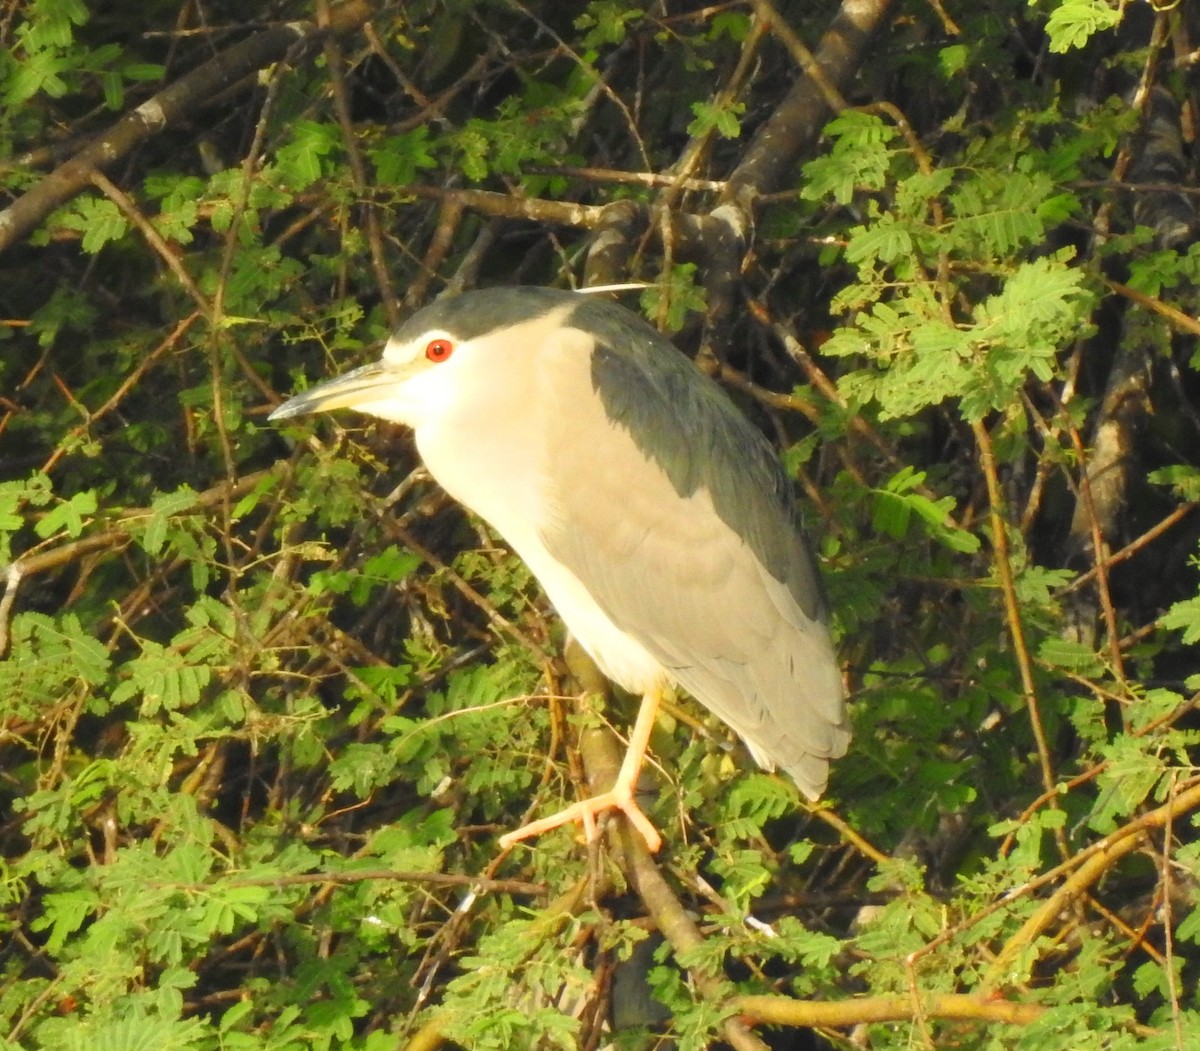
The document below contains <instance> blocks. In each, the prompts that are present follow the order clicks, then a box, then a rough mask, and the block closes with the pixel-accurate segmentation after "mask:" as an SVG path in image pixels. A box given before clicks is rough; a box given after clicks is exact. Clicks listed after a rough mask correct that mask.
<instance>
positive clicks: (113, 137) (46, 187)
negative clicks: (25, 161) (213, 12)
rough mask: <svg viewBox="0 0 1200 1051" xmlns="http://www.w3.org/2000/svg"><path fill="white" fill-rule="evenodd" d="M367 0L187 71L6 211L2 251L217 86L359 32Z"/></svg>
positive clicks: (0, 222) (0, 232)
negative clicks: (316, 43) (308, 45)
mask: <svg viewBox="0 0 1200 1051" xmlns="http://www.w3.org/2000/svg"><path fill="white" fill-rule="evenodd" d="M371 14H372V9H371V5H370V4H368V3H366V2H365V0H348V2H347V3H345V4H342V5H341V6H340V7H338V8H336V9H335V10H334V11H333V12H332V13H331V18H330V22H329V26H328V29H325V28H321V27H318V26H317V25H315V24H314V23H311V22H288V23H285V24H283V25H279V26H272V27H271V28H270V29H265V30H263V31H262V32H261V33H255V34H254V35H253V36H250V37H247V38H246V39H245V40H241V41H239V42H238V43H236V44H234V45H233V46H232V47H231V48H229V49H227V50H225V51H222V52H221V53H220V54H219V55H217V56H215V57H214V58H211V59H209V61H207V62H205V63H204V64H203V65H201V66H198V67H197V68H196V69H193V70H192V71H191V72H190V73H186V74H184V75H183V76H182V77H180V78H179V79H178V80H177V81H175V82H174V83H173V84H170V85H168V86H167V87H165V88H163V90H162V91H160V92H158V94H156V95H153V96H151V97H150V98H148V99H147V100H146V101H145V102H143V103H142V104H141V105H140V106H138V107H137V108H136V109H134V110H132V111H131V112H129V113H126V114H125V116H123V117H122V118H121V119H120V120H119V121H117V123H116V124H114V125H113V126H112V127H111V128H110V129H109V130H108V131H107V132H106V133H105V134H103V135H101V136H100V138H98V139H95V140H93V141H92V142H90V143H89V144H88V145H87V146H85V147H84V148H83V149H81V150H80V151H79V152H78V153H77V154H75V156H74V157H72V158H71V159H70V160H68V161H65V162H64V163H62V164H60V165H59V166H58V167H57V168H55V169H54V171H52V172H50V174H48V175H47V176H45V177H44V178H43V179H42V180H41V181H40V182H38V183H36V184H35V185H34V186H33V187H32V188H31V189H29V190H27V191H26V192H25V193H23V194H22V195H21V196H20V197H18V198H17V199H16V200H15V201H13V203H12V204H10V205H9V206H8V207H7V208H6V209H5V210H4V211H3V212H0V252H3V251H4V250H5V249H6V248H11V247H12V246H13V245H14V244H17V243H18V242H19V241H20V240H21V239H22V238H23V237H24V236H25V235H26V234H28V233H29V232H30V231H31V230H33V229H34V228H35V227H36V226H37V225H38V223H40V222H41V221H42V220H43V219H45V218H46V216H47V215H49V214H50V213H51V212H52V211H53V210H54V209H55V208H57V207H58V206H59V205H62V204H65V203H66V202H67V201H69V200H70V199H71V198H72V197H74V196H75V195H76V194H77V193H79V192H80V191H81V190H82V189H83V188H84V187H86V186H87V185H89V183H90V181H91V178H92V173H93V172H95V171H101V170H103V169H105V168H108V167H110V166H111V165H113V164H115V163H116V162H117V161H119V160H120V159H121V158H122V157H124V156H126V155H127V154H128V153H129V152H130V150H132V149H133V148H134V147H135V146H137V145H138V143H140V142H142V141H143V140H145V139H148V138H150V137H151V136H153V135H157V134H158V133H159V132H161V131H163V130H164V129H166V128H168V127H170V126H171V125H172V124H176V123H178V121H179V120H180V118H181V117H184V116H186V115H187V114H188V113H191V112H192V111H193V110H195V109H197V108H198V107H200V106H202V105H204V104H205V103H206V102H208V101H209V99H211V98H212V96H213V95H215V94H216V93H217V92H219V91H221V90H223V89H224V88H227V87H228V86H229V85H230V84H233V83H235V82H236V81H238V80H240V79H241V78H242V77H245V76H248V75H249V74H251V73H253V72H255V70H259V69H262V68H263V67H265V66H269V65H270V64H271V63H272V62H278V61H279V60H280V59H282V58H283V57H284V56H285V55H287V53H288V51H289V50H290V49H291V48H292V47H293V46H294V45H295V44H297V43H300V42H308V41H311V40H314V39H318V38H320V37H321V36H322V35H324V34H325V33H326V32H329V33H333V34H335V35H336V34H342V33H349V32H353V31H354V30H356V29H358V28H359V27H360V26H362V25H363V23H364V22H366V21H367V19H368V18H370V17H371Z"/></svg>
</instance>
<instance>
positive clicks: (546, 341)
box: [271, 288, 850, 849]
mask: <svg viewBox="0 0 1200 1051" xmlns="http://www.w3.org/2000/svg"><path fill="white" fill-rule="evenodd" d="M336 408H353V409H357V410H359V411H361V412H367V413H370V414H372V415H374V416H379V417H382V418H383V419H386V420H392V421H395V422H397V423H403V424H407V425H408V426H410V427H411V428H412V429H413V431H414V432H415V436H416V443H417V449H418V451H419V452H420V454H421V457H422V458H423V459H424V461H425V465H426V466H427V467H428V468H429V471H430V473H431V474H432V475H433V477H434V478H435V479H437V481H438V482H439V483H440V484H441V485H442V487H443V488H444V489H445V490H446V491H447V492H448V493H449V494H450V495H451V496H453V497H454V498H455V499H456V500H458V501H459V502H461V503H463V504H465V505H466V506H467V507H468V508H470V509H471V510H472V511H474V512H475V513H476V514H478V515H479V516H480V517H481V518H483V519H485V520H486V521H488V522H490V523H491V525H492V526H493V527H494V528H495V529H496V530H497V531H498V532H499V533H500V534H501V536H503V537H504V538H505V540H507V542H508V543H509V544H511V545H512V547H513V549H514V550H515V551H516V552H517V553H518V554H519V555H520V556H521V557H522V558H523V559H524V560H525V562H526V564H527V565H528V566H529V568H530V569H531V570H532V571H533V574H534V576H536V577H537V579H538V580H539V581H540V582H541V585H542V587H543V588H544V589H545V591H546V594H547V596H548V597H549V599H550V601H551V602H552V603H553V604H554V607H555V608H556V609H557V610H558V613H559V614H560V615H561V616H562V618H563V620H564V621H565V622H566V624H567V627H568V628H569V629H570V631H571V632H572V634H573V635H574V636H575V638H576V639H577V640H578V642H579V643H580V645H582V646H583V648H584V649H585V650H587V652H588V653H589V654H591V656H592V658H593V659H594V660H595V662H596V663H597V664H598V665H599V666H600V669H601V670H602V671H603V672H604V673H605V674H606V675H607V676H608V677H609V678H611V679H612V680H613V681H614V682H616V683H618V684H620V685H621V686H623V687H624V688H625V689H627V690H629V691H631V692H633V693H637V694H641V695H642V698H643V701H642V707H641V709H640V711H639V713H638V718H637V722H636V724H635V726H634V729H633V732H632V734H631V735H630V741H629V747H628V750H627V752H626V755H625V759H624V762H623V763H622V766H621V771H620V775H619V777H618V778H617V782H616V784H615V785H614V786H613V788H612V789H611V790H610V791H609V792H606V793H603V794H602V795H599V796H595V797H593V798H591V799H586V800H582V801H580V802H579V803H576V804H575V805H574V806H572V807H569V808H567V809H566V810H564V811H562V812H560V813H559V814H556V815H554V816H553V817H550V818H545V819H543V820H541V821H535V822H533V823H532V824H530V825H526V826H525V827H524V828H522V829H519V830H517V831H516V832H512V833H509V834H508V835H507V836H505V837H504V838H503V839H502V840H501V842H502V843H503V844H505V845H507V844H508V843H511V842H513V841H515V840H517V839H521V838H524V837H526V836H529V835H534V834H537V833H540V832H543V831H545V830H547V829H549V828H554V827H556V826H557V825H560V824H564V823H565V822H567V821H572V820H576V821H582V822H583V823H584V826H585V828H587V829H588V831H589V833H590V832H591V830H592V829H593V828H594V816H595V815H596V814H597V813H599V812H600V811H602V810H605V809H609V808H614V807H615V808H618V809H620V810H622V811H623V812H624V813H625V814H626V815H627V816H628V817H629V819H630V821H631V822H632V823H633V824H634V826H635V827H636V828H637V829H638V830H639V831H640V832H641V833H642V835H643V836H644V838H645V839H646V842H647V844H648V845H649V846H650V847H651V849H657V847H658V845H659V843H660V838H659V835H658V833H657V831H656V830H655V829H654V827H653V825H652V824H651V823H650V821H649V820H648V819H647V818H646V817H645V815H644V814H643V813H642V812H641V811H640V810H639V809H638V807H637V805H636V804H635V802H634V800H633V791H634V787H635V785H636V782H637V778H638V772H639V770H640V768H641V764H642V760H643V757H644V755H645V751H646V746H647V744H648V742H649V739H650V731H651V729H652V727H653V725H654V719H655V713H656V711H657V708H658V703H659V700H660V697H661V695H662V692H663V690H664V689H665V688H667V687H668V686H669V685H670V684H672V683H675V684H679V685H681V686H683V687H684V688H685V689H686V690H687V691H688V692H689V693H691V694H692V695H693V696H694V697H695V698H696V699H697V700H699V701H700V702H701V703H702V704H704V705H705V706H706V707H707V708H708V709H709V710H710V711H712V712H713V713H714V714H716V715H717V716H718V717H719V718H721V719H723V720H724V721H725V722H726V723H728V724H729V725H730V726H731V727H732V728H733V729H734V730H736V731H737V733H738V734H739V735H740V736H741V738H742V739H743V740H744V741H745V742H746V744H747V746H748V747H749V749H750V753H751V755H753V756H754V758H755V759H756V760H757V761H758V763H759V764H760V765H761V766H763V767H765V768H767V769H768V770H773V769H775V768H776V767H782V768H783V769H784V770H786V771H787V773H788V774H790V775H791V777H792V778H793V779H794V780H795V781H796V784H797V785H798V786H799V787H800V789H801V791H803V792H804V794H805V795H807V796H809V797H810V798H813V799H815V798H817V796H819V795H820V793H821V792H822V791H823V790H824V788H825V783H826V780H827V778H828V768H829V760H830V759H833V758H836V757H838V756H840V755H842V754H843V753H844V752H845V750H846V747H847V744H848V743H849V737H850V735H849V730H848V728H847V723H846V716H845V705H844V698H843V691H842V683H841V677H840V675H839V673H838V667H837V663H836V660H835V657H834V651H833V645H832V642H831V639H830V635H829V628H828V626H827V612H826V608H825V602H824V598H823V595H822V591H821V586H820V583H819V581H818V579H817V575H816V570H815V567H814V565H813V560H812V556H811V555H810V553H809V550H808V548H807V546H806V544H805V542H804V539H803V537H802V535H801V533H800V530H799V528H798V526H797V522H796V517H795V511H794V505H793V499H792V496H791V492H790V486H789V484H788V481H787V478H786V477H785V475H784V473H783V471H782V470H781V468H780V466H779V461H778V460H777V459H776V457H775V455H774V453H773V451H772V450H771V448H770V446H769V445H768V444H767V442H766V441H765V439H764V438H763V436H762V435H761V434H759V432H758V431H756V430H755V429H754V428H753V427H752V426H751V425H750V423H749V422H748V421H747V420H746V418H745V417H744V416H742V414H741V413H740V412H739V411H738V410H737V409H736V408H735V407H734V405H733V404H732V402H731V401H730V400H729V399H728V398H727V397H726V395H725V394H724V392H723V391H722V390H721V389H720V388H719V387H718V386H717V385H716V384H715V383H714V382H713V381H712V380H710V379H709V378H708V377H706V376H704V375H703V374H702V373H701V372H700V371H699V370H697V369H696V368H695V367H694V366H693V365H692V364H691V362H689V361H688V360H687V359H686V358H685V357H684V356H683V355H682V354H680V353H679V352H678V351H677V350H675V348H674V347H673V346H672V345H671V344H670V343H669V342H667V341H666V340H665V339H664V338H663V337H662V336H660V335H659V334H658V333H657V332H656V331H655V330H654V329H653V328H651V327H650V326H649V325H647V324H646V323H645V322H644V321H642V320H641V319H640V318H638V317H637V316H635V315H634V314H632V313H630V312H629V311H628V310H625V309H624V308H623V307H620V306H618V305H616V304H615V303H612V302H609V301H608V300H606V299H602V298H599V297H597V296H595V295H584V294H581V293H578V292H567V291H561V290H554V289H545V288H493V289H486V290H483V291H477V292H467V293H465V294H462V295H458V296H453V297H449V298H445V299H441V300H438V301H437V302H435V303H433V304H432V305H431V306H428V307H426V308H425V309H423V310H420V311H418V312H417V313H416V314H414V315H413V316H412V317H411V318H409V320H408V321H407V322H405V324H404V325H402V326H401V328H400V329H399V331H397V332H396V334H395V335H393V336H392V338H391V339H390V340H389V341H388V343H387V346H386V347H385V348H384V351H383V358H382V360H381V361H378V362H376V363H375V364H373V365H367V366H365V367H363V368H360V369H355V370H354V371H353V372H349V373H347V374H346V375H344V376H339V377H337V378H335V379H332V380H329V381H328V382H326V383H322V384H320V385H319V386H316V387H313V388H312V389H311V390H308V391H306V392H305V393H303V394H299V395H297V396H296V397H294V398H292V399H291V400H289V401H287V402H285V403H284V404H283V405H281V406H280V407H279V408H277V409H276V410H275V411H274V412H273V413H272V414H271V418H272V419H282V418H285V417H288V416H297V415H299V414H301V413H307V412H314V411H316V410H319V409H336Z"/></svg>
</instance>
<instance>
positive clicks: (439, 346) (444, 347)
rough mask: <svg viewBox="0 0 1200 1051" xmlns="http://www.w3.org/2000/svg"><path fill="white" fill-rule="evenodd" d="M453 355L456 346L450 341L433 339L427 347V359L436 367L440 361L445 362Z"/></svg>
mask: <svg viewBox="0 0 1200 1051" xmlns="http://www.w3.org/2000/svg"><path fill="white" fill-rule="evenodd" d="M453 353H454V344H453V343H451V342H450V341H449V340H448V339H431V340H430V341H429V343H428V344H426V346H425V357H427V358H428V359H429V360H430V361H432V362H433V363H434V364H435V365H436V364H437V363H438V362H440V361H445V360H446V359H447V358H448V357H450V355H451V354H453Z"/></svg>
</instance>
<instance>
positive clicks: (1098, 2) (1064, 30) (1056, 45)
mask: <svg viewBox="0 0 1200 1051" xmlns="http://www.w3.org/2000/svg"><path fill="white" fill-rule="evenodd" d="M1031 2H1032V0H1031ZM1121 12H1122V8H1121V6H1120V5H1113V4H1110V3H1108V2H1107V0H1058V6H1057V7H1055V9H1054V10H1053V11H1051V12H1050V17H1049V18H1048V19H1047V20H1046V35H1047V36H1048V37H1049V38H1050V50H1051V51H1052V52H1055V53H1056V54H1060V55H1061V54H1063V53H1065V52H1067V51H1070V50H1072V49H1073V48H1079V47H1083V45H1084V44H1086V43H1087V42H1088V41H1089V40H1090V39H1091V38H1092V37H1093V36H1094V35H1095V34H1096V33H1101V32H1103V31H1104V30H1106V29H1112V28H1114V27H1115V26H1117V25H1119V24H1120V22H1121Z"/></svg>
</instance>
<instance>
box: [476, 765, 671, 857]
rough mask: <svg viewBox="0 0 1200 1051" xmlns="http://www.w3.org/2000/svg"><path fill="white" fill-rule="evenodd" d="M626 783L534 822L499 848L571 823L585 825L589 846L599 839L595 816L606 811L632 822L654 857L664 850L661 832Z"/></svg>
mask: <svg viewBox="0 0 1200 1051" xmlns="http://www.w3.org/2000/svg"><path fill="white" fill-rule="evenodd" d="M624 782H625V779H624V778H618V779H617V783H616V784H615V785H613V787H612V788H610V789H609V790H608V791H607V792H602V793H600V795H598V796H591V797H590V798H588V799H581V800H580V801H579V802H578V803H573V804H572V805H571V806H569V807H567V808H566V809H565V810H560V811H559V812H558V813H557V814H551V815H550V816H549V817H543V818H540V819H538V820H537V821H531V822H529V824H527V825H522V826H521V827H520V828H518V829H514V830H513V831H512V832H507V833H505V834H504V835H503V836H501V837H500V846H501V847H503V848H505V849H507V848H508V847H511V846H512V845H513V844H514V843H519V842H520V841H521V840H523V839H530V838H531V837H533V836H540V835H541V834H542V833H543V832H549V831H550V830H551V829H552V828H558V827H559V826H560V825H565V824H567V822H569V821H578V822H580V823H581V824H582V825H583V831H584V835H585V836H586V837H587V840H588V842H589V843H590V842H591V841H592V840H593V839H595V838H596V815H597V814H602V813H603V812H604V811H606V810H619V811H621V813H622V814H624V815H625V817H626V818H628V819H629V823H630V824H631V825H632V826H633V827H634V828H635V829H637V830H638V832H639V833H641V836H642V839H644V840H645V841H646V846H647V847H648V848H649V850H650V852H651V853H652V854H653V853H654V852H655V851H657V850H658V848H659V847H661V846H662V836H660V835H659V834H658V829H656V828H655V827H654V825H653V824H652V823H651V821H650V819H649V818H648V817H646V815H645V814H644V813H642V810H641V808H640V807H639V806H638V805H637V803H636V802H635V801H634V798H633V786H632V785H631V784H627V783H624Z"/></svg>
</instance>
